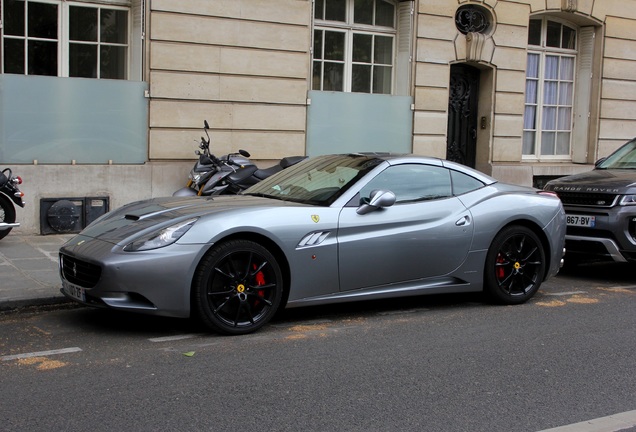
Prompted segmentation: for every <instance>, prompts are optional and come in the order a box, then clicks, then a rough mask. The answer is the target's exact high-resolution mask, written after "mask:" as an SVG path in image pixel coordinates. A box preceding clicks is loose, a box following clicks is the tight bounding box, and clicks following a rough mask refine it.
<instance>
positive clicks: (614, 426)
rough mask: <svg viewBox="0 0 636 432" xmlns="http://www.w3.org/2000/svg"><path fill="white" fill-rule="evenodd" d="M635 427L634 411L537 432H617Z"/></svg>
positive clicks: (635, 414) (635, 417)
mask: <svg viewBox="0 0 636 432" xmlns="http://www.w3.org/2000/svg"><path fill="white" fill-rule="evenodd" d="M634 426H636V410H634V411H625V412H623V413H618V414H614V415H611V416H607V417H600V418H597V419H593V420H588V421H584V422H580V423H574V424H571V425H566V426H560V427H556V428H553V429H545V430H543V431H539V432H617V431H621V430H625V429H627V428H630V427H634Z"/></svg>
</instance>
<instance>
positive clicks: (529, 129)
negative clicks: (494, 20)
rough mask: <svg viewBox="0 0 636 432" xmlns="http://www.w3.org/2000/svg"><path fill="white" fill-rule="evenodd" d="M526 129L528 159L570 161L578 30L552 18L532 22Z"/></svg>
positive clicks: (525, 155) (524, 151)
mask: <svg viewBox="0 0 636 432" xmlns="http://www.w3.org/2000/svg"><path fill="white" fill-rule="evenodd" d="M528 45H529V46H528V63H527V67H526V99H525V113H524V119H523V120H524V125H523V156H524V158H526V159H567V158H569V157H570V145H571V144H570V143H571V137H572V116H573V103H574V86H575V82H574V81H575V80H574V78H575V70H576V67H575V66H576V57H577V30H576V29H575V28H574V27H572V26H570V25H568V24H565V23H562V22H559V21H555V20H553V19H549V18H542V19H531V20H530V25H529V28H528Z"/></svg>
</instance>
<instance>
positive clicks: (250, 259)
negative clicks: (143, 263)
mask: <svg viewBox="0 0 636 432" xmlns="http://www.w3.org/2000/svg"><path fill="white" fill-rule="evenodd" d="M282 297H283V276H282V272H281V270H280V266H279V265H278V263H277V261H276V258H275V257H274V255H272V254H271V253H270V252H269V251H268V250H267V249H265V248H264V247H263V246H261V245H259V244H258V243H255V242H253V241H249V240H231V241H228V242H225V243H221V244H219V245H218V246H215V247H214V248H213V249H212V250H211V251H210V252H209V253H208V254H207V255H206V256H205V257H204V258H203V259H202V260H201V263H200V264H199V267H198V268H197V271H196V273H195V278H194V307H195V311H196V312H197V314H198V317H199V318H200V320H201V321H202V322H203V324H204V325H206V326H207V327H208V328H209V329H211V330H213V331H216V332H219V333H222V334H229V335H240V334H247V333H251V332H254V331H256V330H258V329H260V328H261V327H262V326H264V325H265V324H266V323H267V322H268V321H269V320H270V319H271V318H272V317H273V316H274V314H275V313H276V310H277V309H278V307H279V306H280V303H281V299H282Z"/></svg>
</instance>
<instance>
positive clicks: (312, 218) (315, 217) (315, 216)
mask: <svg viewBox="0 0 636 432" xmlns="http://www.w3.org/2000/svg"><path fill="white" fill-rule="evenodd" d="M311 220H312V221H314V222H315V223H318V222H319V221H320V216H318V215H311Z"/></svg>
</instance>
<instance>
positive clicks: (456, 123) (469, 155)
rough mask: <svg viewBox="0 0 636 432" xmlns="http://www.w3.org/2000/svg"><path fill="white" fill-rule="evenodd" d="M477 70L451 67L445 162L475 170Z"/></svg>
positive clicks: (469, 67)
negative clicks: (456, 163)
mask: <svg viewBox="0 0 636 432" xmlns="http://www.w3.org/2000/svg"><path fill="white" fill-rule="evenodd" d="M479 78H480V71H479V69H477V68H475V67H472V66H468V65H465V64H457V65H452V66H451V73H450V96H449V100H448V130H447V133H446V159H448V160H450V161H453V162H459V163H461V164H463V165H467V166H469V167H471V168H474V167H475V155H476V151H477V105H478V100H477V99H478V97H479Z"/></svg>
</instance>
